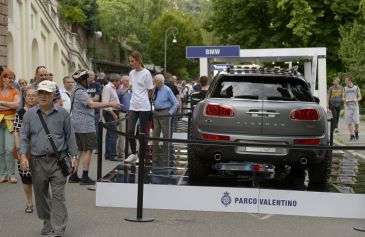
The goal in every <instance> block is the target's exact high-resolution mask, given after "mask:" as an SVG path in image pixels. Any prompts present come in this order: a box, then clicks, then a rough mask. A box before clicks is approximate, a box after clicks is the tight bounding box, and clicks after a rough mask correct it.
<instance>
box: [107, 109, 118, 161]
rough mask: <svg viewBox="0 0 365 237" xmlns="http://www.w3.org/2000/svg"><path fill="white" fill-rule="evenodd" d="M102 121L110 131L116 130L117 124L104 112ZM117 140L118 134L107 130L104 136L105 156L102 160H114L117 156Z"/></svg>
mask: <svg viewBox="0 0 365 237" xmlns="http://www.w3.org/2000/svg"><path fill="white" fill-rule="evenodd" d="M104 119H105V122H106V123H107V124H106V125H107V126H108V127H110V128H111V129H115V130H117V129H118V125H117V124H118V122H117V121H115V120H114V119H113V117H112V116H111V115H110V114H109V113H108V112H104ZM117 140H118V133H116V132H113V131H110V130H109V129H108V130H107V131H106V136H105V155H104V158H105V159H106V160H112V159H115V157H116V156H117Z"/></svg>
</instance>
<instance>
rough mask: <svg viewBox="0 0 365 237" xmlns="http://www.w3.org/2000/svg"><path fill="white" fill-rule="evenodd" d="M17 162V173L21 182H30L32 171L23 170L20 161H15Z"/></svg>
mask: <svg viewBox="0 0 365 237" xmlns="http://www.w3.org/2000/svg"><path fill="white" fill-rule="evenodd" d="M17 163H18V171H19V175H20V178H21V180H22V183H23V184H32V173H31V172H30V171H29V170H28V171H25V170H23V169H22V168H21V167H20V162H19V161H17Z"/></svg>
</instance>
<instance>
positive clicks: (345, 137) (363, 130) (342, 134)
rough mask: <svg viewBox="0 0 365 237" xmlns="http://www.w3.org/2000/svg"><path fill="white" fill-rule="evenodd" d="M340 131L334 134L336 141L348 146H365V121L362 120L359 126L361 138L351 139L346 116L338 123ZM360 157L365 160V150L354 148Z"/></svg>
mask: <svg viewBox="0 0 365 237" xmlns="http://www.w3.org/2000/svg"><path fill="white" fill-rule="evenodd" d="M338 130H339V133H335V134H334V139H335V143H337V144H339V145H346V146H362V147H364V146H365V121H361V123H360V128H359V140H352V141H350V134H349V132H348V129H347V125H346V124H345V121H344V118H340V121H339V123H338ZM354 152H355V153H356V154H357V156H358V157H360V158H362V159H363V160H365V150H354Z"/></svg>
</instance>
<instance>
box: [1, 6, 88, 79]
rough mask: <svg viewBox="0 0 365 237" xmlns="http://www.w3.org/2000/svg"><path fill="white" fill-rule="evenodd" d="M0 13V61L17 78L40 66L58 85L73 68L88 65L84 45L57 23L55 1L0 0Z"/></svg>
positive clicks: (31, 75) (30, 74)
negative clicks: (52, 76)
mask: <svg viewBox="0 0 365 237" xmlns="http://www.w3.org/2000/svg"><path fill="white" fill-rule="evenodd" d="M0 14H1V15H0V27H1V28H0V64H1V65H4V66H7V67H9V68H11V69H13V70H14V71H15V73H16V74H17V78H25V79H26V80H28V81H29V80H30V78H32V77H34V73H35V68H36V67H37V66H40V65H42V66H46V67H47V69H48V70H49V71H50V72H52V73H53V74H54V80H55V81H56V82H57V84H58V85H62V78H63V77H64V76H66V75H70V74H71V73H72V72H74V71H75V70H76V69H77V68H80V67H86V68H90V62H89V60H88V59H87V56H86V48H85V47H86V46H85V47H81V45H80V43H79V41H78V36H77V34H75V33H72V32H70V31H69V30H67V29H65V28H64V26H63V25H62V24H60V21H59V18H58V15H57V0H0ZM6 14H7V15H8V17H6ZM3 18H4V19H3ZM6 23H7V24H8V28H7V29H6ZM4 41H7V44H6V43H5V44H4ZM6 48H7V49H6Z"/></svg>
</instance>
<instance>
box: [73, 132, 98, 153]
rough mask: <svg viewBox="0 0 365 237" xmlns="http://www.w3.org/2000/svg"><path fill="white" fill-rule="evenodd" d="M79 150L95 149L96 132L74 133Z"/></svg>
mask: <svg viewBox="0 0 365 237" xmlns="http://www.w3.org/2000/svg"><path fill="white" fill-rule="evenodd" d="M75 137H76V143H77V147H78V149H79V151H87V150H95V149H96V147H97V141H96V133H94V132H93V133H75Z"/></svg>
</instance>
